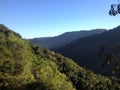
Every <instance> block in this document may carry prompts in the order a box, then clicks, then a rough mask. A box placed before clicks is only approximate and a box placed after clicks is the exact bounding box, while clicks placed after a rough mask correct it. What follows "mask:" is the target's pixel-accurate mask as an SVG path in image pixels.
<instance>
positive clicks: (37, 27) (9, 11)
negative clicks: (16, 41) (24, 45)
mask: <svg viewBox="0 0 120 90" xmlns="http://www.w3.org/2000/svg"><path fill="white" fill-rule="evenodd" d="M116 3H119V2H118V0H0V23H1V24H4V25H5V26H7V27H8V28H10V29H11V30H13V31H15V32H17V33H19V34H21V36H22V37H23V38H27V39H28V38H36V37H48V36H57V35H59V34H62V33H64V32H69V31H80V30H91V29H99V28H101V29H112V28H114V27H117V26H119V25H120V15H117V16H115V17H114V16H110V15H109V14H108V12H109V10H110V5H111V4H116Z"/></svg>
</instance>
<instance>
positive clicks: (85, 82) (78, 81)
mask: <svg viewBox="0 0 120 90" xmlns="http://www.w3.org/2000/svg"><path fill="white" fill-rule="evenodd" d="M0 89H5V90H7V89H19V90H21V89H28V90H119V89H120V84H119V82H116V81H112V79H109V78H108V77H104V76H101V75H96V74H94V73H93V72H92V71H90V70H87V69H84V68H82V67H80V66H78V65H77V64H76V63H75V62H74V61H72V60H71V59H69V58H66V57H63V56H62V55H60V54H56V53H54V52H51V51H49V50H47V49H44V48H42V47H39V46H37V45H34V44H31V43H29V42H28V41H26V40H25V39H22V38H21V36H20V35H19V34H17V33H15V32H13V31H11V30H9V29H8V28H7V27H5V26H4V25H0Z"/></svg>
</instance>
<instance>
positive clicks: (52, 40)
mask: <svg viewBox="0 0 120 90" xmlns="http://www.w3.org/2000/svg"><path fill="white" fill-rule="evenodd" d="M105 31H106V29H94V30H90V31H85V30H83V31H74V32H66V33H64V34H61V35H59V36H55V37H45V38H34V39H30V41H31V42H33V43H36V44H38V45H40V46H42V47H45V48H48V49H51V50H54V49H56V48H60V47H63V46H64V45H67V44H69V43H71V42H72V41H75V40H77V39H79V38H83V37H87V36H91V35H95V34H99V33H102V32H105Z"/></svg>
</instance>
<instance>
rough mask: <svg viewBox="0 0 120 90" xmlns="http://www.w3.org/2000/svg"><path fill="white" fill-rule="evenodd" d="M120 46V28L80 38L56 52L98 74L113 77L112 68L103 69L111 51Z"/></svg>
mask: <svg viewBox="0 0 120 90" xmlns="http://www.w3.org/2000/svg"><path fill="white" fill-rule="evenodd" d="M118 45H120V26H118V27H116V28H113V29H111V30H109V31H106V32H103V33H101V34H97V35H92V36H89V37H85V38H80V39H78V40H76V41H74V42H72V43H70V44H67V45H66V46H64V47H62V48H59V49H57V50H56V51H57V52H59V53H61V54H62V55H64V56H67V57H69V58H72V59H73V60H75V61H76V62H77V63H78V64H79V65H81V66H84V67H87V68H89V69H92V70H93V71H95V72H96V73H100V74H103V75H112V73H111V70H112V68H111V67H107V68H102V66H101V64H102V63H103V62H104V60H105V59H106V56H107V54H108V52H109V51H111V50H112V49H113V48H114V47H116V46H118Z"/></svg>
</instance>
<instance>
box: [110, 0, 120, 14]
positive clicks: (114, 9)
mask: <svg viewBox="0 0 120 90" xmlns="http://www.w3.org/2000/svg"><path fill="white" fill-rule="evenodd" d="M118 2H119V0H118ZM117 14H120V3H118V4H112V5H111V9H110V10H109V15H111V16H116V15H117Z"/></svg>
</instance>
